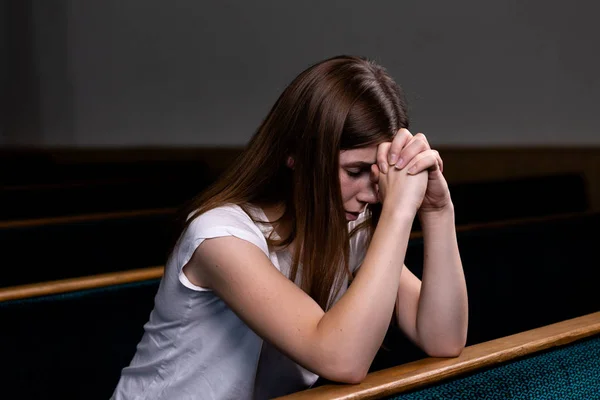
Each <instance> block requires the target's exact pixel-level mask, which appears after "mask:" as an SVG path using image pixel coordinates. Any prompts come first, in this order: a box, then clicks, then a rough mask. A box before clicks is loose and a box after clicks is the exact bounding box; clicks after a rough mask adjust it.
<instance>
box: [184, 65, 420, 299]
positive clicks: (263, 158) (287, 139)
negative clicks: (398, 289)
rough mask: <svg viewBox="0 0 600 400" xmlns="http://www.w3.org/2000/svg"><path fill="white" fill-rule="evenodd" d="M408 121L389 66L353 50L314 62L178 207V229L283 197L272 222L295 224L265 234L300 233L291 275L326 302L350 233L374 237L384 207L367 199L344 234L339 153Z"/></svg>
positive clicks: (281, 243)
mask: <svg viewBox="0 0 600 400" xmlns="http://www.w3.org/2000/svg"><path fill="white" fill-rule="evenodd" d="M408 127H409V120H408V116H407V107H406V101H405V98H404V93H403V91H402V89H401V88H400V86H399V85H398V84H396V83H395V82H394V80H393V79H392V78H391V77H390V75H389V74H388V73H387V71H386V69H385V68H383V67H382V66H380V65H378V64H377V63H375V62H374V61H372V60H369V59H367V58H365V57H358V56H346V55H341V56H336V57H332V58H329V59H326V60H323V61H321V62H318V63H316V64H314V65H312V66H310V67H309V68H307V69H306V70H304V71H303V72H301V73H300V74H299V75H298V76H297V77H296V78H295V79H294V80H293V81H292V82H291V83H290V84H289V85H288V86H287V87H286V88H285V89H284V91H283V93H282V94H281V95H280V96H279V98H278V99H277V101H276V102H275V104H274V105H273V106H272V108H271V110H270V111H269V113H268V114H267V116H266V118H265V119H264V120H263V121H262V123H261V124H260V126H259V127H258V129H257V130H256V132H255V133H254V135H253V136H252V138H251V139H250V141H249V142H248V144H247V145H246V147H245V148H244V150H243V151H242V152H241V154H240V155H239V157H238V159H237V160H236V161H235V162H233V163H232V164H231V165H230V167H229V168H228V169H227V170H226V171H225V172H224V173H223V174H222V175H221V177H220V178H219V179H218V180H217V181H216V182H215V183H214V184H212V185H211V186H210V187H209V188H207V190H205V191H204V192H202V193H200V194H199V195H198V196H197V197H196V198H194V199H193V200H192V201H191V202H190V203H189V204H188V206H187V207H186V208H185V209H184V210H183V214H182V215H185V222H184V223H183V227H182V229H185V228H186V227H187V226H188V225H189V223H190V222H191V221H192V220H193V218H194V217H196V216H198V215H200V214H202V213H204V212H206V211H208V210H211V209H213V208H216V207H219V206H223V205H227V204H237V205H239V206H240V207H242V209H244V210H245V211H246V212H248V211H249V209H248V208H247V207H248V206H249V205H255V204H263V205H283V206H284V211H283V215H282V216H281V218H279V219H278V220H277V221H271V222H272V223H273V224H277V223H282V222H285V223H286V226H289V227H291V229H289V234H288V235H287V236H286V237H281V238H280V239H278V240H274V239H273V238H272V237H269V238H267V241H268V244H269V245H270V246H276V247H285V246H288V245H289V244H291V243H292V241H294V240H296V242H295V243H296V245H295V246H294V252H293V257H292V265H291V270H290V277H289V278H290V279H291V280H293V281H295V280H296V278H297V276H298V274H299V273H300V280H299V285H300V287H301V288H302V289H303V290H304V291H305V292H306V293H308V294H309V295H310V296H311V297H312V298H313V299H314V300H315V301H316V302H317V303H318V304H319V305H320V306H321V307H322V308H323V309H324V310H327V309H328V308H329V307H330V306H331V300H332V299H334V298H335V296H336V295H337V293H338V292H339V290H340V288H341V284H342V282H343V279H340V278H343V276H344V275H345V274H348V276H349V278H350V279H351V276H350V270H349V265H348V263H349V251H350V249H349V246H350V245H349V243H350V237H351V235H353V234H355V233H356V232H357V231H358V230H359V229H368V230H369V233H368V236H367V237H368V238H369V239H368V241H370V237H371V236H372V232H373V230H374V227H375V226H376V223H377V221H378V218H379V214H380V211H381V208H380V206H379V207H378V206H371V207H370V210H369V218H368V219H367V221H365V223H363V224H361V225H360V226H358V227H357V228H356V229H354V230H353V231H352V232H348V222H347V221H346V216H345V212H344V208H343V203H342V196H341V187H340V180H339V152H340V151H343V150H349V149H355V148H360V147H365V146H371V145H374V144H379V143H382V142H384V141H390V140H392V138H393V136H394V134H395V133H396V132H397V131H398V129H400V128H408ZM289 157H291V158H292V159H293V161H294V165H293V167H290V166H289V165H288V159H289ZM249 214H250V213H249ZM256 222H259V223H260V222H264V221H256ZM300 265H301V266H302V267H301V268H299V266H300Z"/></svg>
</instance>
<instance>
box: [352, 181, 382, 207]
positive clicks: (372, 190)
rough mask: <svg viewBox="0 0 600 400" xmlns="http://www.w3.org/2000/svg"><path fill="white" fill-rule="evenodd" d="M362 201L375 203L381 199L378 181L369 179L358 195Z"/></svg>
mask: <svg viewBox="0 0 600 400" xmlns="http://www.w3.org/2000/svg"><path fill="white" fill-rule="evenodd" d="M356 197H357V199H358V201H360V202H361V203H368V204H375V203H377V202H378V201H379V196H378V189H377V183H375V182H372V181H368V182H365V185H364V187H363V188H362V189H361V191H360V192H359V193H358V196H356Z"/></svg>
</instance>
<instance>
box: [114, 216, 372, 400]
mask: <svg viewBox="0 0 600 400" xmlns="http://www.w3.org/2000/svg"><path fill="white" fill-rule="evenodd" d="M252 210H253V211H252V214H253V217H254V218H255V219H257V220H262V221H265V220H266V219H267V218H266V216H265V214H264V212H263V211H262V209H260V208H258V207H255V208H252ZM363 220H364V215H361V216H360V218H359V219H358V220H356V221H353V222H351V223H349V225H348V228H349V231H350V230H351V229H352V228H353V227H354V226H356V224H358V223H360V222H361V221H363ZM271 230H272V227H271V225H266V224H256V223H255V222H253V220H252V219H251V218H250V216H249V215H248V214H246V213H245V212H244V211H243V210H242V209H241V208H240V207H239V206H237V205H228V206H223V207H218V208H215V209H212V210H210V211H208V212H206V213H204V214H202V215H200V216H198V217H197V218H195V219H194V221H193V222H192V223H191V224H190V225H189V227H188V228H187V229H186V230H185V232H184V233H183V235H182V237H181V238H180V240H179V242H178V243H177V245H176V246H175V248H174V251H173V253H172V254H171V256H170V257H169V260H168V261H167V265H166V268H165V273H164V276H163V278H162V280H161V283H160V286H159V289H158V292H157V294H156V297H155V299H154V309H153V310H152V312H151V314H150V318H149V321H148V322H147V323H146V324H145V325H144V331H145V332H144V335H143V337H142V339H141V341H140V343H139V344H138V346H137V351H136V353H135V355H134V357H133V359H132V361H131V363H130V365H129V366H128V367H125V368H124V369H123V370H122V373H121V378H120V380H119V383H118V385H117V387H116V388H115V391H114V393H113V396H112V399H114V400H125V399H127V400H133V399H155V400H158V399H168V400H175V399H177V400H184V399H210V400H213V399H214V400H222V399H240V400H242V399H267V398H272V397H277V396H283V395H286V394H290V393H293V392H297V391H300V390H304V389H307V388H309V387H310V386H312V385H313V384H314V383H315V382H316V380H317V379H318V376H317V375H315V374H314V373H312V372H310V371H308V370H306V369H305V368H303V367H301V366H300V365H298V364H297V363H296V362H294V361H293V360H291V359H290V358H288V357H287V356H285V355H283V354H282V353H281V352H279V350H277V349H276V348H275V347H273V346H272V345H270V344H269V343H267V342H264V341H263V340H262V339H261V338H260V337H259V336H258V335H256V334H255V333H254V332H253V331H252V330H251V329H250V328H249V327H248V326H247V325H246V324H245V323H244V322H243V321H242V320H241V319H240V318H239V317H238V316H237V315H236V314H235V313H234V312H233V311H232V310H231V309H230V308H229V307H228V306H227V305H226V304H225V303H224V302H223V301H222V300H221V299H220V298H219V297H218V296H217V295H216V294H215V293H214V292H213V291H211V290H210V289H205V288H202V287H198V286H195V285H193V284H192V283H191V282H190V281H189V280H188V279H187V277H186V276H185V274H184V273H183V272H182V269H183V267H184V266H185V265H186V264H187V263H188V261H189V260H190V259H191V257H192V254H193V253H194V251H195V250H196V248H197V247H198V246H199V245H200V244H201V243H202V242H203V241H204V240H205V239H209V238H214V237H223V236H235V237H237V238H240V239H243V240H246V241H248V242H250V243H252V244H254V245H256V246H257V247H258V248H260V249H261V250H262V251H263V252H264V253H265V254H266V255H267V256H268V257H269V259H270V260H271V262H272V263H273V265H274V266H275V267H276V268H277V269H278V270H279V271H280V272H281V273H282V274H284V275H285V276H287V277H289V270H290V267H291V256H290V254H289V252H288V251H274V250H273V249H271V248H269V247H268V245H267V241H266V238H265V237H266V236H268V234H269V233H270V232H271ZM364 238H365V234H364V232H359V233H358V234H357V235H355V236H354V237H353V238H352V240H351V243H350V268H351V271H354V270H355V269H356V268H358V266H359V265H360V263H362V259H363V258H364V255H365V252H366V249H365V246H364ZM298 275H300V274H298ZM298 278H299V276H298ZM346 288H347V279H345V282H344V284H343V285H342V289H341V290H340V293H339V294H338V297H337V299H339V297H341V295H342V294H343V293H344V292H345V291H346ZM337 299H336V300H337Z"/></svg>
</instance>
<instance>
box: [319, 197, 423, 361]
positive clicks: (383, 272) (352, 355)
mask: <svg viewBox="0 0 600 400" xmlns="http://www.w3.org/2000/svg"><path fill="white" fill-rule="evenodd" d="M413 219H414V214H413V215H410V214H407V213H405V212H400V211H398V210H388V209H386V208H385V207H384V209H383V211H382V215H381V218H380V221H379V223H378V225H377V228H376V230H375V232H374V235H373V239H372V241H371V244H370V246H369V248H368V250H367V253H366V257H365V259H364V262H363V263H362V266H361V268H360V270H359V272H358V274H357V275H356V277H355V279H354V280H353V282H352V285H351V286H350V287H349V289H348V291H347V292H346V293H345V294H344V296H342V298H341V299H340V300H339V301H338V302H337V303H336V304H335V305H334V306H333V307H332V308H331V309H330V310H329V311H328V312H327V313H326V314H325V315H324V316H323V318H322V320H321V321H320V323H319V327H318V329H319V331H320V333H321V339H322V340H321V343H322V346H324V347H325V348H327V349H330V350H331V349H335V351H336V355H337V356H338V358H337V359H339V360H342V361H341V362H343V363H347V364H348V365H354V366H355V367H356V366H360V367H359V368H358V369H364V372H365V373H366V370H367V369H368V367H369V366H370V364H371V362H372V360H373V358H374V357H375V354H376V352H377V350H378V349H379V347H380V346H381V343H382V341H383V338H384V336H385V334H386V331H387V329H388V327H389V322H390V318H391V316H392V313H393V310H394V304H395V299H396V294H397V291H398V284H399V279H400V273H401V270H402V268H401V266H402V262H400V263H398V260H400V261H402V260H404V255H405V253H406V247H407V244H408V239H409V235H410V229H411V225H412V221H413Z"/></svg>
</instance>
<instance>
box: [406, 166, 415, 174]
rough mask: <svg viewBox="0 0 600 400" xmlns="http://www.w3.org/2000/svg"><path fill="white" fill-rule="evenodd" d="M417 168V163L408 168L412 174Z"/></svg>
mask: <svg viewBox="0 0 600 400" xmlns="http://www.w3.org/2000/svg"><path fill="white" fill-rule="evenodd" d="M416 170H417V166H416V165H413V166H412V167H410V169H409V170H408V172H409V173H410V174H414V173H415V171H416Z"/></svg>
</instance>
